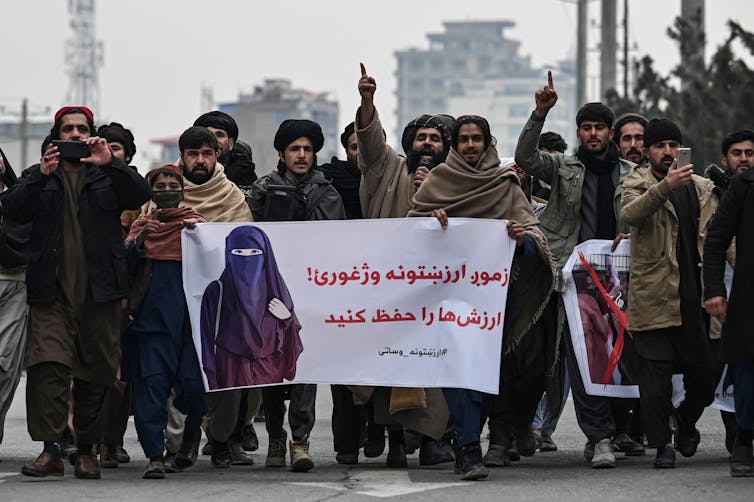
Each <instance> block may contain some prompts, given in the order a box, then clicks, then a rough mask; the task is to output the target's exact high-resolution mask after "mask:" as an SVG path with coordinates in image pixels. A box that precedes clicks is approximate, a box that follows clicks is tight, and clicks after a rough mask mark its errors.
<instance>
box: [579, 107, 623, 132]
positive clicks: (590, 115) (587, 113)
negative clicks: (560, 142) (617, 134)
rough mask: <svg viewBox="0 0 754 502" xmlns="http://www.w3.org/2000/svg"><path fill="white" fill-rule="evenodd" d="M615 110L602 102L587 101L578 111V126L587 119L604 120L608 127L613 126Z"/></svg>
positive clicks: (592, 120)
mask: <svg viewBox="0 0 754 502" xmlns="http://www.w3.org/2000/svg"><path fill="white" fill-rule="evenodd" d="M614 118H615V115H613V111H612V110H611V109H610V108H608V107H607V106H605V105H603V104H602V103H587V104H585V105H584V106H582V107H581V109H579V111H578V113H576V126H581V123H582V122H586V121H587V120H589V121H591V122H604V123H605V124H607V127H613V119H614Z"/></svg>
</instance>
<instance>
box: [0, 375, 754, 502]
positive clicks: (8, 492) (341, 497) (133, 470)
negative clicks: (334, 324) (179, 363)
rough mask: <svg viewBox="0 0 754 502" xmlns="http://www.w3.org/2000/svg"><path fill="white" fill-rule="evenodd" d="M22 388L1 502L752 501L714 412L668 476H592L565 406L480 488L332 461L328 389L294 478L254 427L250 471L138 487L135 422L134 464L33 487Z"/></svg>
mask: <svg viewBox="0 0 754 502" xmlns="http://www.w3.org/2000/svg"><path fill="white" fill-rule="evenodd" d="M24 395H25V389H24V381H23V380H22V382H21V386H20V387H19V391H18V393H17V394H16V399H15V401H14V404H13V407H12V408H11V411H10V413H9V416H8V419H7V421H6V427H5V438H4V441H3V444H2V445H0V460H2V462H0V501H2V502H4V501H25V500H34V501H38V500H54V501H67V500H106V501H115V500H141V501H159V502H164V501H170V500H181V501H191V500H207V501H210V500H212V501H214V500H260V501H267V502H280V501H287V500H295V501H321V500H330V499H337V500H338V501H339V502H340V501H343V502H345V501H350V500H375V499H376V498H395V499H397V500H411V501H418V500H431V501H433V502H444V501H454V502H455V501H458V500H463V501H464V502H465V501H467V500H468V501H471V500H474V501H477V500H501V499H508V500H525V501H527V502H528V501H537V500H547V501H557V502H566V501H592V500H600V501H602V500H605V501H607V500H611V501H613V500H615V501H621V500H626V501H628V500H630V501H633V502H635V501H642V502H643V501H652V500H662V501H675V500H677V501H683V502H689V501H695V500H705V501H706V500H720V501H725V502H733V501H752V500H754V478H737V479H733V478H731V477H730V475H729V474H728V465H727V460H726V459H727V452H726V451H725V448H724V446H723V432H722V424H721V422H720V418H719V414H718V412H717V411H715V410H711V409H710V410H707V412H706V413H705V415H704V416H703V417H702V420H701V421H700V424H699V429H700V431H701V433H702V443H701V445H700V448H699V452H698V453H697V455H696V456H695V457H694V458H692V459H685V458H682V457H679V460H678V462H677V467H676V469H674V470H669V471H656V470H654V469H652V467H651V463H652V455H648V456H645V457H632V458H626V457H621V456H620V455H619V459H618V467H617V468H616V469H614V470H593V469H591V468H589V467H588V466H587V465H585V464H584V462H583V459H582V450H583V446H584V438H583V436H582V434H581V432H580V431H579V429H578V427H577V425H576V420H575V418H574V415H573V406H572V404H571V403H570V402H569V403H568V406H567V408H566V412H565V413H564V416H563V419H562V421H561V424H560V426H559V428H558V430H557V432H556V434H555V440H556V442H557V443H558V445H559V447H560V450H559V451H558V452H554V453H544V454H537V455H535V456H534V457H531V458H525V459H523V460H522V461H521V462H518V463H516V464H514V465H513V466H512V467H506V468H501V469H495V470H492V471H491V475H490V478H489V479H488V480H486V481H480V482H463V483H462V482H459V480H458V479H457V476H455V475H454V474H453V471H452V465H450V464H447V465H443V466H441V467H439V468H420V467H418V458H417V456H416V455H413V456H410V457H409V468H408V469H407V470H389V469H386V468H385V467H384V456H383V457H382V458H378V459H368V460H362V463H360V464H359V465H358V466H352V467H347V466H341V465H338V464H337V463H336V462H335V454H334V453H333V451H332V433H331V431H330V426H331V424H330V418H329V415H330V409H331V399H330V393H329V389H328V388H327V387H326V386H320V388H319V400H318V403H317V413H318V416H319V419H318V422H317V426H316V427H315V430H314V433H313V439H312V447H311V451H312V454H313V456H314V459H315V462H316V468H315V469H314V471H313V472H311V473H306V474H293V473H290V472H287V471H281V470H271V469H265V468H264V467H263V465H264V454H265V452H266V447H267V441H266V434H264V433H263V431H262V430H260V428H259V427H258V432H260V434H259V435H260V440H261V442H262V445H261V446H262V447H261V448H260V451H259V452H257V453H256V454H255V455H254V460H255V462H256V464H257V465H254V466H251V467H234V468H232V469H230V470H215V469H213V468H212V466H211V464H210V462H209V458H208V457H200V460H199V462H198V465H196V466H195V467H193V468H191V469H190V470H188V471H186V472H184V473H181V474H174V475H170V476H169V477H168V478H167V479H165V480H143V479H141V474H142V472H143V468H144V464H145V461H144V460H143V459H142V458H141V456H142V455H141V451H140V448H139V445H138V442H137V440H136V432H135V429H134V427H133V423H131V424H130V425H129V428H128V432H127V433H126V440H125V446H126V449H127V450H128V451H129V453H131V455H132V458H133V460H132V461H131V463H129V464H121V466H120V467H118V468H117V469H103V479H102V480H100V481H85V480H77V479H75V478H74V477H73V467H72V466H70V465H69V464H66V475H65V476H64V477H63V478H48V479H41V480H36V479H32V478H27V477H25V476H21V475H20V474H19V472H20V469H21V466H22V465H23V464H24V463H26V462H28V461H30V460H31V459H33V458H34V457H35V456H36V455H37V454H38V453H39V451H40V449H41V446H40V445H39V444H38V443H34V442H32V441H31V440H30V439H29V435H28V433H27V432H26V419H25V406H24Z"/></svg>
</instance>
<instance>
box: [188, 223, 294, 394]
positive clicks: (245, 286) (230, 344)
mask: <svg viewBox="0 0 754 502" xmlns="http://www.w3.org/2000/svg"><path fill="white" fill-rule="evenodd" d="M274 298H277V299H278V300H280V302H282V303H283V305H285V306H286V308H287V309H288V310H289V311H290V317H289V318H287V319H285V320H281V319H278V317H276V316H275V315H273V314H272V313H271V312H270V310H269V309H268V305H269V303H270V300H272V299H274ZM300 330H301V325H300V324H299V322H298V319H297V318H296V314H295V313H294V311H293V301H292V300H291V295H290V294H289V293H288V288H287V287H286V285H285V282H284V281H283V278H282V276H281V275H280V272H279V271H278V267H277V263H276V262H275V255H274V254H273V252H272V246H271V245H270V241H269V239H268V238H267V235H266V234H265V233H264V232H263V231H262V230H260V229H259V228H257V227H255V226H252V225H247V226H242V227H237V228H235V229H233V230H232V231H231V232H230V234H228V237H227V238H226V239H225V270H224V271H223V273H222V275H220V279H218V280H217V281H213V282H211V283H210V284H209V286H207V289H206V290H205V291H204V296H203V297H202V311H201V336H202V365H203V367H204V372H205V373H206V375H207V380H208V382H209V388H210V389H211V390H215V389H224V388H230V387H245V386H250V385H262V384H274V383H281V382H283V380H284V379H285V380H289V381H290V380H293V378H294V377H295V376H296V361H297V359H298V356H299V355H300V354H301V352H302V351H303V345H302V344H301V337H300V336H299V331H300Z"/></svg>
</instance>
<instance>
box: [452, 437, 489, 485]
mask: <svg viewBox="0 0 754 502" xmlns="http://www.w3.org/2000/svg"><path fill="white" fill-rule="evenodd" d="M459 470H460V472H459V474H460V475H461V479H463V480H465V481H476V480H477V479H484V478H486V477H487V476H489V472H488V471H487V468H486V467H485V466H484V464H483V463H482V447H481V446H480V445H479V443H471V444H469V445H466V446H464V447H463V460H462V461H461V464H460V466H459Z"/></svg>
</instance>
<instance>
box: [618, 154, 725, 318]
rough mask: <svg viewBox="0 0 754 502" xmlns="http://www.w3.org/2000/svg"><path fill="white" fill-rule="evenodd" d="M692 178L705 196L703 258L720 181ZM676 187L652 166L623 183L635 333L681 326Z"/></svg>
mask: <svg viewBox="0 0 754 502" xmlns="http://www.w3.org/2000/svg"><path fill="white" fill-rule="evenodd" d="M691 181H692V183H693V184H694V188H695V189H696V193H697V195H698V196H699V226H698V234H697V246H698V248H699V256H703V254H704V237H705V231H706V228H707V225H708V224H709V222H710V220H711V219H712V216H713V214H714V213H715V209H716V208H717V203H718V201H717V195H715V192H714V187H715V185H714V184H713V183H712V182H711V181H710V180H708V179H706V178H702V177H701V176H697V175H692V176H691ZM671 191H672V190H671V188H670V184H669V183H668V180H667V178H663V179H662V180H661V181H659V182H658V181H657V179H656V178H655V177H654V175H653V174H652V169H651V168H650V167H649V166H648V165H644V166H641V167H635V168H633V169H631V171H630V172H629V173H628V176H626V179H625V181H624V182H623V197H622V200H621V211H620V214H621V218H622V219H623V221H625V222H626V223H627V224H629V225H630V226H631V276H630V280H631V286H630V287H629V289H628V329H629V330H631V331H648V330H653V329H661V328H667V327H671V326H680V325H681V299H680V296H679V293H678V286H679V283H680V272H679V268H678V267H679V265H678V257H677V255H676V246H677V242H678V217H677V216H676V213H675V208H673V204H672V203H671V202H670V200H669V197H670V194H671ZM701 266H702V264H701V263H700V264H699V267H701ZM699 301H700V302H701V298H700V299H699Z"/></svg>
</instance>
